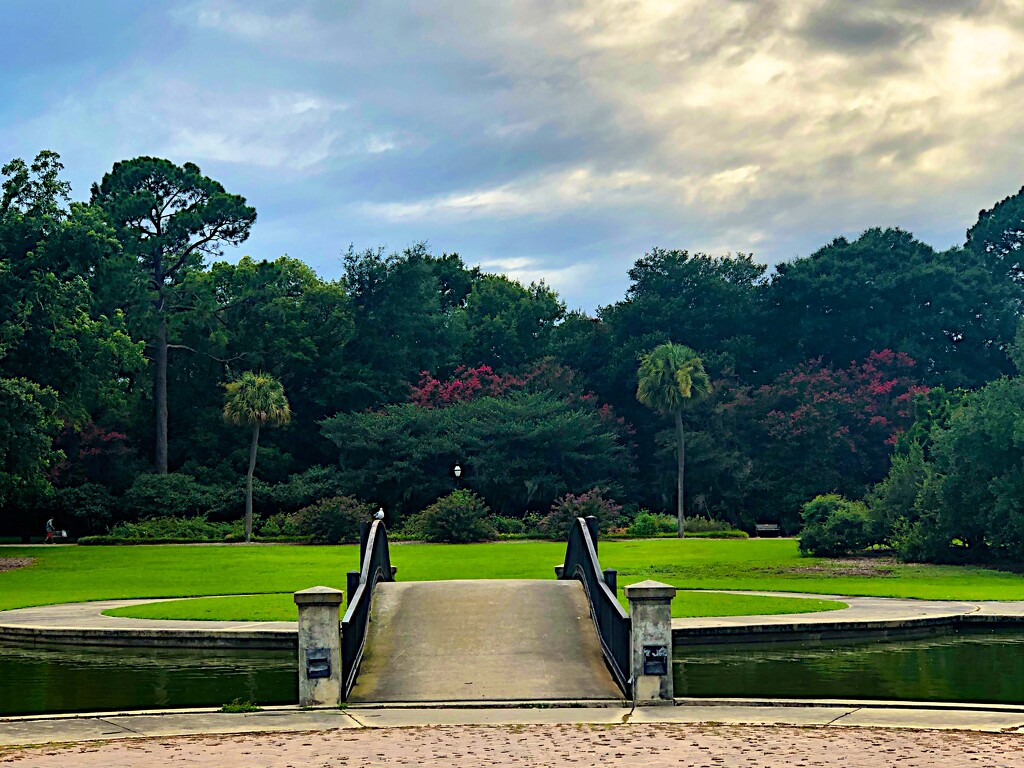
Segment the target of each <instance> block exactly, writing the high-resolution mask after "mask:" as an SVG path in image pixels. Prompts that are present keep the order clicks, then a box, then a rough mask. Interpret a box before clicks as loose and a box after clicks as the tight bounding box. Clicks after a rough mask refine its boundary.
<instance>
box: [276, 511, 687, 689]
mask: <svg viewBox="0 0 1024 768" xmlns="http://www.w3.org/2000/svg"><path fill="white" fill-rule="evenodd" d="M360 561H361V569H360V570H359V571H351V572H349V574H348V591H349V604H348V610H347V611H346V613H345V617H344V619H343V620H342V622H341V633H340V638H339V637H338V633H337V621H338V614H337V611H338V605H339V604H340V603H341V598H342V596H341V593H340V592H338V591H337V590H331V589H327V588H324V587H316V588H313V589H311V590H304V591H303V592H297V593H296V595H295V601H296V603H297V604H298V606H299V699H300V703H301V704H304V705H318V704H324V705H327V704H332V703H337V702H338V701H340V700H347V701H350V702H353V703H360V704H367V703H396V702H420V703H422V702H482V701H552V700H575V701H594V700H603V701H608V700H615V701H623V700H630V699H634V698H637V699H639V700H640V701H643V702H647V703H653V702H658V701H664V702H669V703H671V701H672V674H671V673H672V666H671V649H672V626H671V618H670V613H671V611H670V602H671V599H672V595H674V594H675V589H674V588H673V587H669V586H668V585H665V584H656V583H654V582H645V583H643V584H639V585H632V586H630V587H627V588H626V594H627V597H629V599H630V605H631V608H632V614H633V615H632V616H630V615H629V614H627V613H626V612H625V611H624V610H623V608H622V606H621V605H620V604H619V602H618V599H617V597H616V594H615V591H616V583H615V572H614V571H611V570H608V571H602V570H601V567H600V565H599V564H598V560H597V524H596V520H595V519H594V518H587V519H586V520H584V519H577V521H576V523H575V524H574V525H573V527H572V529H571V531H570V534H569V540H568V544H567V548H566V556H565V561H564V563H563V564H562V565H560V566H558V567H557V568H556V574H557V576H558V579H557V580H555V581H546V580H525V579H516V580H478V581H477V580H474V581H426V582H411V583H401V582H397V581H395V580H394V577H395V572H396V570H397V569H396V568H395V567H393V566H392V565H391V559H390V551H389V549H388V545H387V532H386V529H385V528H384V526H383V524H382V523H380V522H379V521H378V522H375V523H373V525H372V526H370V527H368V528H367V529H366V530H365V531H364V533H363V536H362V541H361V546H360Z"/></svg>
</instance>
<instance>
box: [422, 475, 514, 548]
mask: <svg viewBox="0 0 1024 768" xmlns="http://www.w3.org/2000/svg"><path fill="white" fill-rule="evenodd" d="M489 516H490V509H488V507H487V504H486V503H485V502H484V500H483V499H481V498H480V497H479V496H477V495H476V494H475V493H473V492H472V491H467V490H464V489H462V490H458V491H454V492H453V493H450V494H448V495H447V496H442V497H441V498H440V499H438V500H437V501H435V502H434V503H433V504H431V505H430V506H429V507H427V508H426V509H424V510H423V511H422V512H418V513H416V514H415V515H413V516H412V517H411V518H410V519H409V521H408V522H407V523H406V527H405V532H406V533H410V534H413V535H415V536H418V537H419V538H422V539H424V540H425V541H434V542H445V543H448V544H466V543H469V542H472V541H491V540H492V539H494V538H496V536H497V531H496V530H495V527H494V525H493V524H492V523H491V521H490V520H489V519H488V517H489Z"/></svg>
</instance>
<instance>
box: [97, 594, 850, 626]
mask: <svg viewBox="0 0 1024 768" xmlns="http://www.w3.org/2000/svg"><path fill="white" fill-rule="evenodd" d="M619 597H620V600H621V601H622V604H623V605H624V606H625V605H626V599H625V597H623V596H622V595H621V591H620V596H619ZM845 607H846V603H841V602H839V601H838V600H813V599H808V598H799V597H761V596H758V595H719V594H715V593H713V592H687V591H683V592H679V593H678V594H677V595H676V598H675V600H673V601H672V615H673V616H675V617H677V618H690V617H694V616H756V615H765V614H778V613H814V612H817V611H834V610H838V609H840V608H845ZM103 613H104V615H105V616H123V617H126V618H131V619H180V620H186V621H296V620H297V613H296V609H295V602H294V599H293V597H292V593H291V592H288V593H286V594H279V595H238V596H233V597H201V598H193V599H188V600H172V601H169V602H164V603H149V604H147V605H130V606H127V607H125V608H113V609H111V610H109V611H104V612H103Z"/></svg>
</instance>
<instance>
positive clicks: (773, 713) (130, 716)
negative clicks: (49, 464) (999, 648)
mask: <svg viewBox="0 0 1024 768" xmlns="http://www.w3.org/2000/svg"><path fill="white" fill-rule="evenodd" d="M553 704H554V703H552V706H543V707H538V706H536V705H535V706H530V705H525V706H524V705H523V703H521V702H503V703H497V702H489V703H487V704H486V705H477V706H472V705H466V704H463V703H458V704H454V703H451V704H435V705H429V706H423V705H416V706H404V707H397V706H388V707H382V706H373V707H370V706H359V707H349V708H347V709H344V710H342V709H337V708H333V709H328V708H319V709H312V710H303V709H300V708H298V707H268V708H266V709H265V710H264V711H261V712H253V713H246V714H225V713H222V712H219V711H217V710H213V709H209V708H203V709H189V710H173V711H166V710H165V711H156V712H154V711H143V712H94V713H88V714H80V715H33V716H29V717H4V718H0V747H18V746H30V745H44V744H54V743H61V744H72V743H82V742H100V741H119V740H124V739H145V738H158V737H159V738H165V737H174V736H214V735H224V734H259V733H288V732H293V733H295V732H302V733H305V732H315V731H331V730H337V729H391V728H416V727H429V726H474V725H477V726H479V725H485V726H516V725H550V724H581V725H585V724H594V725H602V726H605V727H607V726H612V727H619V726H624V725H626V724H635V723H643V724H685V725H693V726H699V725H702V724H716V725H722V724H726V725H737V726H782V727H787V726H788V727H802V728H805V727H816V728H832V727H870V728H903V729H914V730H962V731H981V732H991V733H1014V734H1016V733H1024V706H1021V707H1010V706H1005V705H1002V706H1001V705H966V706H964V705H959V704H948V705H942V706H938V705H935V704H931V703H928V704H925V705H921V704H920V703H918V702H893V701H871V702H865V701H828V700H823V701H813V702H796V701H788V702H777V701H766V700H763V699H760V700H759V699H721V700H718V699H715V700H711V699H683V700H677V702H676V706H674V707H673V706H668V707H665V706H661V707H638V708H636V709H631V708H629V707H627V706H622V705H621V704H619V705H617V706H589V704H590V702H571V701H565V702H560V703H559V704H560V706H554V705H553Z"/></svg>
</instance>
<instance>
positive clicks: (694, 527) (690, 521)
mask: <svg viewBox="0 0 1024 768" xmlns="http://www.w3.org/2000/svg"><path fill="white" fill-rule="evenodd" d="M666 517H670V516H668V515H666ZM672 524H673V525H674V526H675V525H676V524H677V521H676V520H675V518H672ZM673 530H678V527H676V528H673ZM731 530H733V526H732V525H730V524H729V523H727V522H725V521H724V520H715V519H714V518H708V517H700V516H694V517H688V518H686V519H685V520H683V531H684V532H685V533H717V532H719V531H731Z"/></svg>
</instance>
